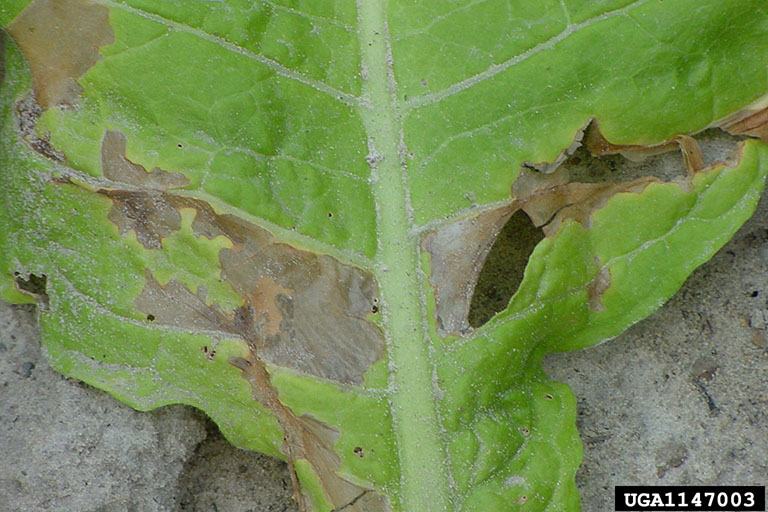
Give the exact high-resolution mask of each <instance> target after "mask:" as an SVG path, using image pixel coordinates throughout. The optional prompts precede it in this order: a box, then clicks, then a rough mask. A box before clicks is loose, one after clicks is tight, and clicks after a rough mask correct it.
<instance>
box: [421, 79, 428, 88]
mask: <svg viewBox="0 0 768 512" xmlns="http://www.w3.org/2000/svg"><path fill="white" fill-rule="evenodd" d="M421 85H422V86H424V87H426V86H427V80H426V79H425V78H422V79H421Z"/></svg>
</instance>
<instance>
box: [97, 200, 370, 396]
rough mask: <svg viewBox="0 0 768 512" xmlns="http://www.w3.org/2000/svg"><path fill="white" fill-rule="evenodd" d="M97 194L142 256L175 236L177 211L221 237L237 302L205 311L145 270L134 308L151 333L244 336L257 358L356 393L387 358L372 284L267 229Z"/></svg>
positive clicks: (183, 204) (200, 292) (198, 293)
mask: <svg viewBox="0 0 768 512" xmlns="http://www.w3.org/2000/svg"><path fill="white" fill-rule="evenodd" d="M102 193H103V194H104V195H106V196H107V197H109V198H110V199H111V200H112V201H113V208H112V211H111V212H110V214H109V218H110V219H112V220H113V221H114V222H115V223H116V224H117V225H118V226H119V227H120V230H121V232H125V231H127V230H133V231H134V232H136V236H137V238H138V239H139V240H140V241H142V240H143V242H142V243H143V244H144V246H145V247H146V248H148V249H160V248H161V247H162V239H163V238H164V237H166V236H168V235H169V234H170V233H172V232H174V231H177V230H178V229H179V228H180V220H179V219H180V210H181V209H192V210H193V211H194V212H195V219H194V221H193V222H192V229H193V231H194V232H195V233H196V234H197V236H202V237H206V238H208V239H213V238H216V237H220V236H223V237H226V238H227V239H229V240H230V241H231V242H232V246H231V248H225V249H222V250H221V251H220V252H219V264H220V267H221V279H222V280H223V281H224V282H226V283H228V284H229V285H230V286H231V287H232V289H233V290H234V291H235V293H237V294H238V295H239V296H240V297H241V298H242V301H243V303H242V305H241V306H240V307H238V308H235V309H234V310H231V311H225V310H223V309H221V308H220V307H219V306H218V305H217V304H215V303H214V304H209V301H208V300H207V297H206V290H205V288H204V287H200V288H198V289H197V290H190V289H188V288H187V287H186V286H184V285H183V284H182V283H180V282H179V281H176V280H171V281H169V282H167V283H160V282H159V281H157V280H156V279H155V277H154V276H153V274H152V272H151V270H147V272H146V276H145V278H146V285H145V286H144V289H143V291H142V292H141V294H140V295H139V297H137V299H136V300H135V302H134V303H135V305H136V307H137V309H139V310H140V311H142V312H144V313H151V314H152V315H154V318H155V320H154V323H155V324H170V325H174V326H175V327H178V328H182V329H189V330H196V331H213V332H221V333H226V334H229V335H237V336H241V337H243V338H244V339H246V340H247V341H248V343H249V344H250V345H252V349H253V350H254V351H255V353H256V354H257V355H258V357H259V358H260V359H263V360H264V361H267V362H269V363H271V364H275V365H278V366H284V367H287V368H291V369H293V370H296V371H299V372H303V373H308V374H311V375H315V376H317V377H321V378H325V379H330V380H334V381H338V382H344V383H353V384H362V383H363V381H364V374H365V372H366V371H367V370H368V368H369V367H370V366H371V365H372V364H373V363H375V362H376V361H378V360H379V359H381V358H382V357H383V355H384V336H383V334H382V332H381V330H380V329H379V327H377V326H376V325H375V324H373V323H372V322H370V321H369V320H368V319H367V317H368V315H370V312H371V308H373V307H374V306H375V305H376V304H377V303H378V299H377V296H378V285H377V283H376V280H375V278H374V277H373V275H372V274H371V273H370V272H368V271H367V270H363V269H360V268H358V267H354V266H351V265H347V264H345V263H342V262H340V261H339V260H337V259H335V258H333V257H331V256H328V255H322V254H316V253H313V252H310V251H304V250H299V249H296V248H294V247H292V246H290V245H288V244H286V243H281V242H279V241H278V240H276V239H275V238H274V237H273V236H272V234H271V233H269V232H268V231H267V230H265V229H263V228H260V227H258V226H255V225H253V224H251V223H249V222H247V221H244V220H243V219H240V218H238V217H236V216H234V215H228V214H218V213H216V212H214V210H213V209H212V208H211V207H210V205H208V204H207V203H205V202H203V201H200V200H196V199H191V198H182V197H178V196H174V195H172V194H169V193H163V192H158V191H138V190H132V191H127V190H122V191H108V190H102Z"/></svg>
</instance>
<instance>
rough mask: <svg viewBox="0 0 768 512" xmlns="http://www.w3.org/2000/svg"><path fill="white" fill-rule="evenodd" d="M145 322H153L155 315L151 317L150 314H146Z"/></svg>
mask: <svg viewBox="0 0 768 512" xmlns="http://www.w3.org/2000/svg"><path fill="white" fill-rule="evenodd" d="M147 320H149V321H150V322H152V321H154V320H155V315H153V314H152V313H150V314H148V315H147Z"/></svg>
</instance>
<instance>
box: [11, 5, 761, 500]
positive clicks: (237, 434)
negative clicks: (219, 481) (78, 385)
mask: <svg viewBox="0 0 768 512" xmlns="http://www.w3.org/2000/svg"><path fill="white" fill-rule="evenodd" d="M762 4H763V2H762V1H761V0H738V1H737V0H678V1H675V2H660V1H656V0H636V1H629V0H599V1H596V0H591V1H587V0H546V1H540V0H539V1H533V0H509V1H504V2H483V1H480V2H478V1H470V0H461V1H456V0H451V1H448V0H434V1H429V2H413V1H409V0H389V1H386V0H359V1H358V2H357V3H355V2H352V1H351V0H344V1H337V2H311V1H306V0H274V1H269V2H267V1H256V2H250V1H244V0H223V1H216V2H202V1H193V0H175V1H173V2H155V1H149V0H119V1H117V0H35V1H33V2H28V1H26V0H6V1H4V2H3V5H2V6H0V23H2V24H3V25H4V26H5V27H6V28H7V31H8V33H9V34H10V36H11V37H10V38H7V37H6V38H5V39H4V40H3V41H4V43H3V49H2V55H3V57H2V59H3V61H2V70H3V74H2V75H0V77H2V78H0V86H1V87H2V89H1V90H0V108H1V109H2V112H0V114H1V115H2V120H3V123H2V128H1V133H0V162H1V163H2V165H1V167H0V168H2V177H1V179H2V185H3V186H2V188H1V189H0V190H1V191H0V194H2V201H0V273H1V274H2V275H1V276H0V297H2V298H4V299H5V300H11V301H30V300H33V299H35V298H36V299H37V300H38V303H39V304H41V308H43V309H44V310H43V311H42V314H41V324H42V331H43V343H44V344H45V346H46V347H47V351H48V354H49V357H50V359H51V363H52V365H53V366H54V367H55V368H56V369H57V370H59V371H60V372H62V373H63V374H65V375H67V376H70V377H75V378H78V379H81V380H83V381H85V382H88V383H90V384H92V385H95V386H97V387H99V388H102V389H104V390H106V391H108V392H110V393H112V394H113V395H114V396H115V397H117V398H118V399H119V400H122V401H123V402H125V403H127V404H129V405H131V406H133V407H135V408H137V409H141V410H147V409H152V408H155V407H160V406H162V405H166V404H170V403H184V404H189V405H192V406H194V407H197V408H200V409H202V410H203V411H205V412H206V413H207V414H208V415H209V416H211V417H212V418H213V420H214V421H216V423H217V424H218V425H219V427H220V428H221V430H222V432H223V433H224V434H225V435H226V436H227V438H228V439H229V440H230V441H232V442H233V443H234V444H236V445H237V446H240V447H243V448H248V449H252V450H258V451H261V452H264V453H267V454H270V455H274V456H277V457H281V458H283V459H285V460H287V462H288V463H289V466H290V468H291V470H292V476H293V478H294V480H295V483H296V484H297V492H296V498H297V500H298V502H299V504H300V507H301V508H302V509H303V510H307V511H309V510H316V511H323V512H327V511H328V510H342V509H343V510H349V511H376V512H380V511H386V510H392V511H409V512H410V511H447V510H461V511H489V510H528V511H544V510H547V511H559V510H567V511H572V510H578V509H579V504H578V501H579V500H578V494H577V491H576V487H575V484H574V474H575V472H576V470H577V468H578V464H579V462H580V458H581V444H580V442H579V439H578V435H577V432H576V429H575V407H576V406H575V400H574V397H573V395H572V393H571V391H570V389H569V388H568V387H567V386H566V385H564V384H561V383H557V382H553V381H551V380H550V379H549V378H548V377H547V376H546V375H545V374H544V372H543V370H542V368H541V364H540V363H541V360H542V358H543V357H544V356H545V355H546V354H547V353H549V352H553V351H563V350H573V349H578V348H583V347H588V346H590V345H594V344H596V343H599V342H601V341H603V340H606V339H608V338H611V337H613V336H616V335H618V334H619V333H620V332H622V331H623V330H624V329H626V328H627V327H628V326H629V325H631V324H633V323H634V322H637V321H638V320H640V319H641V318H643V317H645V316H646V315H648V314H649V313H650V312H651V311H653V310H654V309H655V308H657V307H658V306H659V305H660V304H662V303H663V302H664V301H665V300H667V299H668V298H669V297H670V296H671V295H672V294H673V293H674V292H675V291H676V290H677V289H678V288H679V287H680V285H681V284H682V282H683V281H684V280H685V278H686V277H687V276H688V275H689V274H690V272H691V271H692V270H693V269H694V268H696V267H697V266H698V265H700V264H701V263H703V262H704V261H706V260H707V259H708V258H710V257H711V256H712V255H713V254H714V253H715V252H716V251H717V250H718V249H719V248H720V247H721V246H722V245H723V244H724V243H725V242H726V241H727V240H728V239H729V237H730V236H731V235H732V234H733V233H734V232H735V231H736V230H737V229H738V227H739V226H740V225H741V224H742V223H743V222H744V221H745V220H746V219H747V218H748V217H749V215H750V214H751V213H752V211H753V209H754V207H755V204H756V202H757V199H758V197H759V195H760V193H761V190H762V187H763V184H764V182H765V176H766V173H768V147H767V146H766V145H765V144H764V143H763V142H761V141H759V140H756V139H750V140H744V141H741V142H739V143H738V147H736V149H735V150H734V152H733V153H732V154H730V155H725V157H724V158H725V160H724V161H717V162H713V163H708V164H706V165H705V163H704V162H703V161H702V159H701V155H700V153H699V146H698V143H697V142H696V141H695V140H694V139H692V138H691V137H688V136H687V135H686V134H695V133H698V132H700V131H702V130H705V129H707V128H710V127H716V126H722V127H724V128H726V129H727V130H729V131H730V132H731V133H734V134H746V135H754V136H763V137H764V138H765V137H766V131H765V126H764V123H763V121H762V119H763V117H764V113H765V111H764V110H762V109H763V108H764V107H765V101H764V99H763V98H764V95H765V94H766V91H768V13H766V12H765V10H764V9H763V5H762ZM598 122H599V129H598V124H597V123H598ZM742 138H743V137H742ZM580 143H581V144H583V145H584V146H585V147H586V148H588V149H589V150H590V151H592V152H593V153H594V154H605V153H616V152H623V153H625V154H630V155H633V156H638V155H642V154H644V153H648V152H653V151H656V150H662V149H670V148H673V149H674V148H677V146H678V145H679V146H680V148H681V149H682V151H683V155H684V158H685V162H686V164H687V169H688V174H685V173H683V175H681V176H678V177H676V178H674V179H671V178H666V179H661V178H653V177H650V176H661V175H659V174H658V173H657V172H656V171H657V170H656V169H651V171H650V172H649V174H650V176H645V177H642V178H638V179H635V180H631V179H627V180H624V181H621V180H620V179H619V180H616V179H615V178H614V177H611V176H608V175H602V176H600V177H599V179H598V180H597V181H596V182H593V183H582V182H580V178H578V176H576V175H575V169H574V165H573V163H574V161H573V160H572V159H571V160H568V161H566V160H567V159H568V157H570V156H571V155H572V154H573V152H574V150H576V148H577V147H578V146H579V145H580ZM650 146H655V148H650V149H649V147H650ZM705 149H707V148H706V147H705ZM585 154H586V153H585ZM705 154H707V152H706V151H705ZM590 158H591V157H590ZM564 161H566V163H565V164H564V165H563V162H564ZM521 169H522V172H521ZM593 181H594V180H593ZM522 212H524V213H525V214H526V215H528V217H530V219H532V220H533V221H534V223H535V224H536V225H537V226H539V227H542V228H543V231H544V235H546V236H544V238H543V240H542V241H541V242H539V243H538V244H537V245H536V247H535V249H534V250H533V252H532V254H531V255H530V258H529V260H528V262H527V266H526V268H525V272H524V275H523V276H522V282H521V283H520V286H519V288H518V289H517V292H516V293H515V294H514V296H512V298H511V299H510V300H509V302H508V304H506V303H505V306H504V307H503V308H502V310H501V311H499V312H497V313H496V314H495V315H493V316H492V318H490V320H488V321H487V322H485V323H484V324H483V325H471V324H470V315H469V310H470V305H471V299H472V292H473V289H474V287H475V284H476V281H477V278H478V274H479V273H480V271H481V267H482V263H483V261H484V259H485V257H486V254H487V253H488V251H489V249H490V248H491V246H492V244H493V241H494V239H495V238H496V236H497V234H498V233H499V231H500V230H501V229H502V227H503V226H504V225H505V224H506V223H507V222H508V220H509V219H510V218H515V219H517V218H519V215H523V213H522ZM34 283H37V285H36V286H32V284H34ZM42 285H45V290H42V289H40V287H41V286H42Z"/></svg>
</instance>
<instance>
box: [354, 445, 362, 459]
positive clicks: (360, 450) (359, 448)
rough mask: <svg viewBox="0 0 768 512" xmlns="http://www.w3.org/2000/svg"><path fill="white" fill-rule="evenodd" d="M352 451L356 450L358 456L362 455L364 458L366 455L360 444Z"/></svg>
mask: <svg viewBox="0 0 768 512" xmlns="http://www.w3.org/2000/svg"><path fill="white" fill-rule="evenodd" d="M352 451H353V452H355V455H357V456H358V457H360V458H361V459H362V458H363V457H365V453H363V449H362V448H361V447H359V446H355V449H354V450H352Z"/></svg>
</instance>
